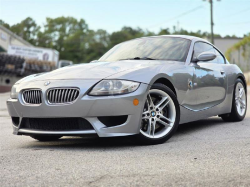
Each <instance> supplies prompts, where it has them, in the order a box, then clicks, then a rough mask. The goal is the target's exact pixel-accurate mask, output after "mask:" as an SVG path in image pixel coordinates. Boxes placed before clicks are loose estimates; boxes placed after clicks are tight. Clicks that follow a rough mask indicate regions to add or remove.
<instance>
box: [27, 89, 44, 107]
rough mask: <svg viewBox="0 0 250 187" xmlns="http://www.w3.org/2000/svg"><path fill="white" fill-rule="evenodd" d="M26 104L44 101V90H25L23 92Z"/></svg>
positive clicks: (36, 103)
mask: <svg viewBox="0 0 250 187" xmlns="http://www.w3.org/2000/svg"><path fill="white" fill-rule="evenodd" d="M22 98H23V102H24V103H25V104H34V105H38V104H41V103H42V91H41V90H38V89H31V90H24V91H23V93H22Z"/></svg>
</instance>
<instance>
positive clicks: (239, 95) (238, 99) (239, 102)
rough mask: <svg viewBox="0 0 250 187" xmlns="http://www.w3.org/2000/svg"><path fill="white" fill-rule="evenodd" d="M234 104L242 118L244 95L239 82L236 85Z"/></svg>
mask: <svg viewBox="0 0 250 187" xmlns="http://www.w3.org/2000/svg"><path fill="white" fill-rule="evenodd" d="M235 104H236V108H237V112H238V114H239V115H240V116H243V115H244V114H245V112H246V93H245V88H244V86H243V85H242V84H241V83H240V82H238V83H237V85H236V90H235Z"/></svg>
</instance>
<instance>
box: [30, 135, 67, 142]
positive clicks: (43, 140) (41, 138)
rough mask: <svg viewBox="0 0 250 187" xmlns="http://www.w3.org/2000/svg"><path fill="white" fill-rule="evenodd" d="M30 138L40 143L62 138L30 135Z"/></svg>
mask: <svg viewBox="0 0 250 187" xmlns="http://www.w3.org/2000/svg"><path fill="white" fill-rule="evenodd" d="M30 137H31V138H34V139H36V140H38V141H40V142H48V141H56V140H58V139H60V138H61V137H62V136H43V135H32V136H30Z"/></svg>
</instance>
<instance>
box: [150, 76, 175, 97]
mask: <svg viewBox="0 0 250 187" xmlns="http://www.w3.org/2000/svg"><path fill="white" fill-rule="evenodd" d="M154 83H161V84H164V85H165V86H167V87H169V88H170V89H171V90H172V91H173V92H174V94H175V95H176V97H177V92H176V90H175V87H174V85H173V84H172V82H171V81H170V80H168V79H167V78H165V77H162V78H158V79H157V80H155V82H154Z"/></svg>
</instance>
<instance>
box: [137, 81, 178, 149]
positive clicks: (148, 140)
mask: <svg viewBox="0 0 250 187" xmlns="http://www.w3.org/2000/svg"><path fill="white" fill-rule="evenodd" d="M152 89H158V90H161V91H164V92H166V93H167V94H168V95H169V96H170V97H171V99H172V100H173V102H174V105H175V110H176V117H175V123H174V125H173V128H172V129H171V130H170V131H169V132H168V133H167V134H166V135H165V136H163V137H161V138H157V139H155V138H154V139H153V138H148V137H146V136H144V135H143V134H141V133H139V134H138V135H137V138H138V139H139V141H140V143H143V144H159V143H164V142H166V141H167V140H168V139H169V138H171V137H172V136H173V134H174V133H175V131H176V130H177V128H178V125H179V121H180V106H179V102H178V100H177V97H176V95H175V94H174V92H173V91H172V90H171V89H170V88H169V87H167V86H165V85H164V84H160V83H155V84H153V85H152V86H151V88H150V90H152ZM140 125H141V123H140Z"/></svg>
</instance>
